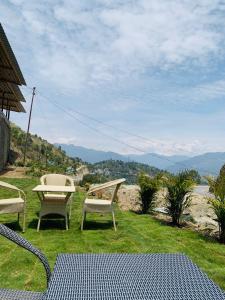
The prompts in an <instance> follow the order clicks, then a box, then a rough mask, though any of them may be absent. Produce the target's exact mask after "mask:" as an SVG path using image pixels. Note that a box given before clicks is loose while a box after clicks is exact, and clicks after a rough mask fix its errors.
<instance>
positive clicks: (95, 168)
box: [84, 160, 163, 184]
mask: <svg viewBox="0 0 225 300" xmlns="http://www.w3.org/2000/svg"><path fill="white" fill-rule="evenodd" d="M88 168H89V170H90V175H87V177H86V179H88V178H89V179H91V176H92V178H93V181H100V182H101V181H105V180H112V179H116V178H126V180H127V183H128V184H135V183H137V178H138V175H139V174H140V173H141V172H145V173H147V174H149V175H150V176H154V175H156V174H158V173H161V172H163V171H162V170H160V169H158V168H155V167H151V166H148V165H145V164H141V163H137V162H124V161H122V160H105V161H101V162H98V163H95V164H92V165H89V166H88ZM84 180H85V178H84Z"/></svg>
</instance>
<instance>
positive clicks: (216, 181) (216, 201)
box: [206, 172, 225, 243]
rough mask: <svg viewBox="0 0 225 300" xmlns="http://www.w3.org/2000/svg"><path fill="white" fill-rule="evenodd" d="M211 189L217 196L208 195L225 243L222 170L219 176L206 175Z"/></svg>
mask: <svg viewBox="0 0 225 300" xmlns="http://www.w3.org/2000/svg"><path fill="white" fill-rule="evenodd" d="M206 179H207V181H208V184H209V187H210V191H211V193H213V195H214V197H215V198H210V197H208V201H209V203H210V204H211V206H212V208H213V210H214V212H215V214H216V217H217V222H218V224H219V239H220V241H221V242H222V243H225V173H224V172H220V175H219V176H218V177H217V178H211V177H206Z"/></svg>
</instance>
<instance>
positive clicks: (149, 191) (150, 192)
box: [138, 173, 161, 214]
mask: <svg viewBox="0 0 225 300" xmlns="http://www.w3.org/2000/svg"><path fill="white" fill-rule="evenodd" d="M138 183H139V186H140V198H141V203H142V213H143V214H146V213H148V212H152V211H153V208H154V207H155V195H156V192H158V190H159V189H160V187H161V180H160V178H159V177H157V176H155V177H150V176H148V175H147V174H145V173H141V174H140V175H139V177H138Z"/></svg>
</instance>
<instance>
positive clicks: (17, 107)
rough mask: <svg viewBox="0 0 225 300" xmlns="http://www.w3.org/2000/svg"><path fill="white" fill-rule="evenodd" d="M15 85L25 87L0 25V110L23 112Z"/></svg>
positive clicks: (20, 97)
mask: <svg viewBox="0 0 225 300" xmlns="http://www.w3.org/2000/svg"><path fill="white" fill-rule="evenodd" d="M17 85H26V82H25V80H24V77H23V74H22V72H21V70H20V67H19V65H18V63H17V60H16V57H15V55H14V53H13V51H12V48H11V46H10V44H9V41H8V39H7V37H6V34H5V32H4V30H3V27H2V25H1V24H0V109H1V108H2V109H6V110H12V111H17V112H25V110H24V108H23V106H22V104H21V103H20V102H21V101H23V102H24V101H25V99H24V97H23V95H22V93H21V91H20V89H19V87H18V86H17Z"/></svg>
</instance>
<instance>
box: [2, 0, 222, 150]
mask: <svg viewBox="0 0 225 300" xmlns="http://www.w3.org/2000/svg"><path fill="white" fill-rule="evenodd" d="M0 21H1V22H2V25H3V27H4V29H5V32H6V34H7V36H8V39H9V41H10V43H11V46H12V48H13V50H14V52H15V54H16V57H17V59H18V62H19V64H20V67H21V69H22V72H23V74H24V77H25V79H26V82H27V85H28V87H27V88H23V93H24V95H25V97H26V99H27V104H26V108H27V109H28V107H29V104H30V98H31V89H30V88H31V87H33V86H36V88H37V95H36V98H35V104H34V109H33V119H32V124H31V132H32V133H37V134H38V135H40V136H42V137H43V138H45V139H47V140H49V141H50V142H52V143H53V142H63V143H72V144H75V145H82V146H85V147H90V148H95V149H101V150H111V151H116V152H119V153H140V154H141V153H143V152H157V153H161V154H167V155H171V154H186V155H195V154H198V153H204V152H208V151H225V1H217V0H199V1H191V0H183V1H180V0H171V1H167V0H136V1H134V0H132V1H131V0H127V1H121V0H92V1H87V0H76V1H74V0H62V1H58V0H49V1H46V0H45V1H44V0H39V1H35V0H34V1H25V0H10V1H9V0H8V1H7V0H1V2H0ZM77 112H79V113H81V114H78V113H77ZM82 114H86V115H88V116H90V117H91V118H94V119H96V120H99V121H101V122H102V123H100V122H96V121H95V120H93V119H90V118H89V119H88V118H87V117H85V116H84V115H82ZM12 120H13V121H14V122H15V123H17V124H18V125H20V126H21V127H22V128H23V129H25V128H26V126H27V125H26V124H27V120H28V114H12ZM107 125H109V126H107ZM95 129H96V130H95ZM138 136H143V137H145V138H146V139H143V138H140V137H138ZM119 141H121V142H119ZM138 149H139V150H140V151H138Z"/></svg>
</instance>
